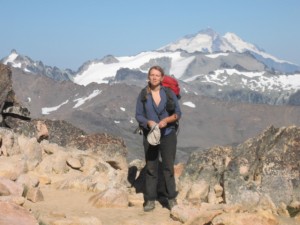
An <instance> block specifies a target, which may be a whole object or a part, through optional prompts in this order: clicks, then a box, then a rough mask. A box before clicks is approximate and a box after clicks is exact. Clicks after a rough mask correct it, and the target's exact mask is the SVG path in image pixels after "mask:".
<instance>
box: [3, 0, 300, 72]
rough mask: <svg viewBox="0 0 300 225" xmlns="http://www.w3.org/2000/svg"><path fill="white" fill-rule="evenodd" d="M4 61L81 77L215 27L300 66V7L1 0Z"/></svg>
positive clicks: (187, 0) (232, 0)
mask: <svg viewBox="0 0 300 225" xmlns="http://www.w3.org/2000/svg"><path fill="white" fill-rule="evenodd" d="M0 5H1V10H0V21H1V34H0V59H1V58H3V57H6V56H7V55H9V54H10V51H11V50H12V49H16V50H17V52H18V53H20V54H22V55H26V56H29V57H30V58H32V59H33V60H41V61H43V63H44V64H46V65H50V66H58V67H60V68H71V69H73V70H77V69H78V68H79V67H80V66H81V65H82V64H83V63H84V62H86V61H88V60H93V59H101V58H102V57H104V56H105V55H108V54H112V55H114V56H127V55H136V54H138V53H140V52H142V51H149V50H155V49H158V48H160V47H162V46H164V45H166V44H169V43H171V42H174V41H177V40H179V39H180V38H182V37H184V36H185V35H189V34H195V33H197V32H199V31H201V30H203V29H206V28H212V29H213V30H215V31H216V32H217V33H219V34H220V35H224V34H225V33H226V32H233V33H235V34H236V35H238V36H239V37H240V38H242V39H243V40H244V41H247V42H250V43H253V44H256V45H257V46H259V47H260V48H262V49H264V50H265V51H266V52H268V53H270V54H272V55H273V56H275V57H277V58H279V59H283V60H287V61H290V62H293V63H295V64H298V65H300V29H299V24H298V23H299V21H300V13H299V12H300V1H298V0H285V1H283V0H251V1H250V0H249V1H242V0H226V1H225V0H206V1H204V0H203V1H201V0H184V1H183V0H152V1H143V0H109V1H108V0H105V1H104V0H44V1H42V0H26V1H24V0H14V1H9V0H0Z"/></svg>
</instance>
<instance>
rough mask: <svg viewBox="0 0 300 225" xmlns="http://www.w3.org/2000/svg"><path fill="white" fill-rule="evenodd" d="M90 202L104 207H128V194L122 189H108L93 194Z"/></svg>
mask: <svg viewBox="0 0 300 225" xmlns="http://www.w3.org/2000/svg"><path fill="white" fill-rule="evenodd" d="M89 202H91V203H92V205H93V206H95V207H98V208H102V207H128V205H129V201H128V194H127V193H126V192H125V191H123V190H120V189H115V188H113V189H107V190H105V191H103V192H100V193H99V194H96V195H93V196H92V197H91V198H90V199H89Z"/></svg>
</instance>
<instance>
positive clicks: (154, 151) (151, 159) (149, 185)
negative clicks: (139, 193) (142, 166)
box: [143, 131, 177, 200]
mask: <svg viewBox="0 0 300 225" xmlns="http://www.w3.org/2000/svg"><path fill="white" fill-rule="evenodd" d="M143 142H144V150H145V159H146V180H145V189H144V195H145V196H144V198H145V200H155V199H156V198H157V188H158V179H159V174H158V173H159V154H160V155H161V159H162V162H161V164H162V172H163V174H161V175H162V177H163V179H164V180H163V182H162V183H163V184H164V185H165V190H166V194H167V196H166V197H167V198H168V199H172V198H175V197H176V195H177V192H176V183H175V177H174V161H175V156H176V146H177V136H176V132H175V131H172V132H171V133H170V134H169V135H167V136H163V137H162V138H161V140H160V144H159V145H157V146H152V145H150V144H149V143H148V141H147V138H146V136H144V140H143Z"/></svg>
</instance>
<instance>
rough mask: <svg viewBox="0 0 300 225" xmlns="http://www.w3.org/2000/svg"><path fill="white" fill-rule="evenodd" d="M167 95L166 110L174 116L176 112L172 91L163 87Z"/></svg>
mask: <svg viewBox="0 0 300 225" xmlns="http://www.w3.org/2000/svg"><path fill="white" fill-rule="evenodd" d="M162 88H163V89H164V91H165V93H166V95H167V105H166V110H167V112H168V113H169V114H173V113H174V111H175V102H174V99H173V95H172V90H171V89H170V88H168V87H164V86H163V87H162Z"/></svg>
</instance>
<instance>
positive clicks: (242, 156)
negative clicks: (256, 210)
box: [180, 126, 300, 207]
mask: <svg viewBox="0 0 300 225" xmlns="http://www.w3.org/2000/svg"><path fill="white" fill-rule="evenodd" d="M299 151H300V128H299V127H295V126H290V127H282V128H275V127H273V126H271V127H269V128H268V129H266V130H265V131H264V132H263V133H262V134H260V135H259V136H257V137H255V138H252V139H248V140H247V141H246V142H244V143H242V144H240V145H238V146H237V147H214V148H211V149H208V150H206V151H201V152H194V153H193V154H191V156H190V158H189V160H188V162H187V165H186V167H185V170H184V173H183V175H182V177H181V178H180V183H181V184H182V185H183V184H185V185H186V184H187V183H190V186H191V185H192V184H193V183H197V182H199V181H204V182H205V183H206V185H207V186H208V191H207V193H206V195H205V198H203V197H202V200H204V201H208V202H209V201H211V199H210V197H211V196H210V195H209V193H212V192H214V191H215V190H214V188H215V187H216V185H219V186H221V187H222V188H223V193H222V199H223V201H218V202H224V203H228V204H234V203H241V204H243V205H247V206H249V207H252V206H256V205H257V204H259V203H260V202H261V201H263V200H262V199H270V201H271V202H272V204H273V203H274V205H276V206H277V207H278V206H279V205H281V204H285V205H287V206H288V205H290V204H291V203H292V202H295V201H299V200H300V178H299V175H300V164H299V162H300V154H299ZM189 191H190V190H188V189H186V190H185V191H183V192H185V193H182V194H186V196H188V192H189Z"/></svg>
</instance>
